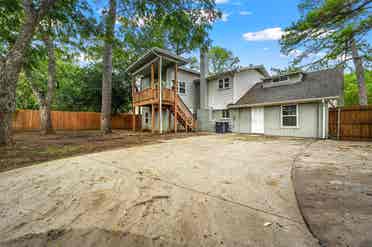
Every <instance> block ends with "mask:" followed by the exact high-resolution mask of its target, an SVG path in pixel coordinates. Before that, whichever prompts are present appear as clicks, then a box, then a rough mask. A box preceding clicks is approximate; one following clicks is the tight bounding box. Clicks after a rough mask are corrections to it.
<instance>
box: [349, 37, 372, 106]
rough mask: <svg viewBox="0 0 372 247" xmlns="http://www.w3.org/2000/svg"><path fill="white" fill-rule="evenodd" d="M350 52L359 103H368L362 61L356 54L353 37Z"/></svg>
mask: <svg viewBox="0 0 372 247" xmlns="http://www.w3.org/2000/svg"><path fill="white" fill-rule="evenodd" d="M351 53H352V57H353V62H354V66H355V73H356V77H357V80H358V87H359V104H360V105H368V97H367V88H366V80H365V77H364V67H363V61H362V58H361V57H360V56H359V54H358V48H357V46H356V43H355V39H353V40H352V41H351Z"/></svg>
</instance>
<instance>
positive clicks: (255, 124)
mask: <svg viewBox="0 0 372 247" xmlns="http://www.w3.org/2000/svg"><path fill="white" fill-rule="evenodd" d="M251 112H252V115H251V117H252V118H251V121H252V133H256V134H264V108H263V107H253V108H252V111H251Z"/></svg>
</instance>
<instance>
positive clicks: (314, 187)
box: [293, 140, 372, 247]
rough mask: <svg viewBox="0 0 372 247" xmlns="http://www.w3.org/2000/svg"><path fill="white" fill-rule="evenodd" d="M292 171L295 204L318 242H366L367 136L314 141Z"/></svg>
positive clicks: (369, 196)
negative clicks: (348, 139)
mask: <svg viewBox="0 0 372 247" xmlns="http://www.w3.org/2000/svg"><path fill="white" fill-rule="evenodd" d="M293 172H294V185H295V188H296V194H297V198H298V201H299V204H300V206H301V210H302V212H303V214H304V216H305V218H306V220H307V222H308V223H309V226H310V229H311V230H312V231H313V233H314V234H315V235H316V236H317V237H318V238H319V239H320V240H321V243H322V246H329V247H333V246H337V247H338V246H342V247H371V246H372V143H371V142H346V141H340V142H338V141H332V140H327V141H318V142H315V143H313V144H311V145H310V146H309V148H308V149H307V151H306V152H305V153H304V155H303V156H300V157H299V158H298V160H297V162H296V164H295V169H294V171H293Z"/></svg>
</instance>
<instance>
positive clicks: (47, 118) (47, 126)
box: [40, 35, 56, 135]
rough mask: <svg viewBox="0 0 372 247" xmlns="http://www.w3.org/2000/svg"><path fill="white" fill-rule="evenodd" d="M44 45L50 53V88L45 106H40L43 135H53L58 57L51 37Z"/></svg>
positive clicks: (47, 36)
mask: <svg viewBox="0 0 372 247" xmlns="http://www.w3.org/2000/svg"><path fill="white" fill-rule="evenodd" d="M44 43H45V46H46V48H47V51H48V86H47V92H46V96H45V100H44V102H45V105H44V106H41V105H40V120H41V133H42V134H44V135H47V134H53V133H54V129H53V126H52V117H51V112H50V111H51V108H52V103H53V96H54V88H55V85H56V57H55V54H54V44H53V40H52V38H51V36H50V35H45V36H44Z"/></svg>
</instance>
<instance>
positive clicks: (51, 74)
mask: <svg viewBox="0 0 372 247" xmlns="http://www.w3.org/2000/svg"><path fill="white" fill-rule="evenodd" d="M48 26H49V30H48V32H47V33H44V34H43V42H44V44H45V47H46V50H47V56H48V73H47V74H48V80H47V88H46V90H41V88H40V87H39V85H37V83H35V80H34V78H33V76H32V72H31V71H30V70H29V69H26V72H25V74H26V77H27V80H28V82H29V84H30V87H31V89H32V91H33V93H34V95H35V96H36V98H37V101H38V104H39V112H40V125H41V133H42V134H43V135H47V134H52V133H54V130H53V126H52V116H51V107H52V102H53V96H54V88H55V86H56V56H55V47H54V42H53V39H52V35H51V34H50V23H49V25H48Z"/></svg>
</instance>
